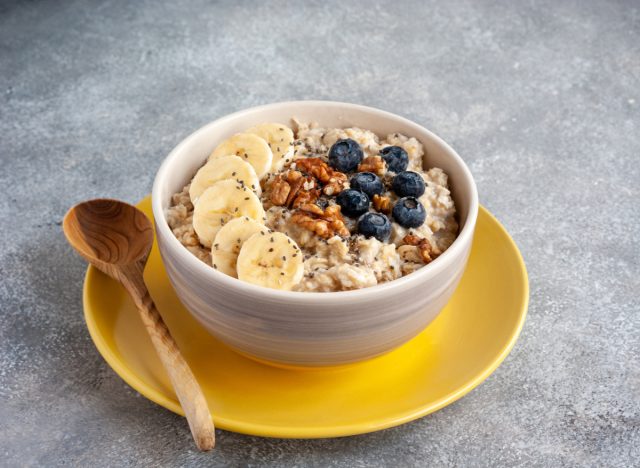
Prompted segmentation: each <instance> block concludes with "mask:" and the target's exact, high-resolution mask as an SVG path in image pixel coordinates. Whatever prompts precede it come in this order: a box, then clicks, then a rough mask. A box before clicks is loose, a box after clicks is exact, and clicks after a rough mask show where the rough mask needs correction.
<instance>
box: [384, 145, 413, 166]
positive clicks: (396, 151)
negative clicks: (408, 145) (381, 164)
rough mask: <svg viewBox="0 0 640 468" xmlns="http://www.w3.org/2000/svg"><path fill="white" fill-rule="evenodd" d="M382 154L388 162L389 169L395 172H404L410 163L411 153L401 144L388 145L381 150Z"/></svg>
mask: <svg viewBox="0 0 640 468" xmlns="http://www.w3.org/2000/svg"><path fill="white" fill-rule="evenodd" d="M380 156H382V159H384V161H385V162H386V163H387V169H389V170H390V171H393V172H402V171H406V170H407V166H408V165H409V155H408V154H407V152H406V151H405V150H404V149H403V148H400V147H399V146H387V147H386V148H382V149H381V150H380Z"/></svg>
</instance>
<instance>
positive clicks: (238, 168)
mask: <svg viewBox="0 0 640 468" xmlns="http://www.w3.org/2000/svg"><path fill="white" fill-rule="evenodd" d="M224 179H233V180H236V181H238V182H241V183H242V184H244V186H245V187H255V189H254V192H256V195H258V196H260V194H261V193H262V191H261V190H260V181H259V180H258V176H257V175H256V171H255V170H254V169H253V166H252V165H251V164H249V163H248V162H244V161H243V160H242V159H240V158H239V157H238V156H221V157H219V158H215V159H212V160H210V161H209V162H207V164H205V165H204V166H202V167H201V168H200V169H199V170H198V172H196V175H195V176H194V177H193V180H192V181H191V186H190V187H189V197H190V198H191V202H192V203H195V202H196V201H197V200H198V197H199V196H200V195H202V192H204V191H205V190H206V189H208V188H209V187H211V186H212V185H213V184H215V183H216V182H218V181H220V180H224Z"/></svg>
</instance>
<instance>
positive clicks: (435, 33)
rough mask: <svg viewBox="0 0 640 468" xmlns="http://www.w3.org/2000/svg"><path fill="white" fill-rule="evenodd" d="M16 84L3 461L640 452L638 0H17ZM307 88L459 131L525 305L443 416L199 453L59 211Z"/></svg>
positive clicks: (549, 456) (1, 139) (10, 29)
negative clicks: (90, 286)
mask: <svg viewBox="0 0 640 468" xmlns="http://www.w3.org/2000/svg"><path fill="white" fill-rule="evenodd" d="M0 93H1V94H0V158H1V159H0V162H1V165H2V166H1V170H0V187H1V190H2V197H1V198H0V214H1V219H2V223H1V224H0V242H1V245H2V247H1V249H0V277H1V278H2V281H1V282H0V301H1V314H2V317H1V321H0V465H6V466H21V465H31V466H59V465H76V466H191V465H210V466H260V465H278V466H323V467H324V466H335V467H352V466H427V465H430V466H617V467H630V466H634V465H635V466H638V465H639V463H640V462H639V459H640V401H639V400H640V369H639V366H640V364H639V363H640V338H639V336H640V315H639V314H640V310H639V307H638V303H639V299H638V296H639V295H640V279H639V278H640V267H639V265H640V240H639V239H640V219H639V218H640V207H639V206H640V191H639V184H640V138H639V135H640V112H639V110H640V4H639V3H638V2H635V1H628V2H622V1H608V2H605V1H601V2H600V1H590V2H583V1H577V0H574V1H563V2H557V1H552V0H546V1H531V0H519V1H513V2H497V1H496V2H489V1H480V2H477V1H472V0H467V1H464V0H455V1H451V2H435V1H429V2H422V1H418V0H416V1H395V2H392V1H389V2H386V3H383V2H346V1H335V0H323V1H313V2H285V1H277V2H269V3H267V2H257V1H256V2H249V1H241V2H209V1H198V2H171V1H157V2H156V1H141V2H125V1H104V2H86V1H64V2H63V1H57V2H56V1H28V2H27V1H23V2H2V3H0ZM308 98H316V99H332V100H345V101H351V102H357V103H363V104H368V105H372V106H375V107H380V108H383V109H387V110H389V111H392V112H396V113H398V114H401V115H404V116H407V117H409V118H411V119H414V120H416V121H418V122H421V123H423V124H424V125H426V126H427V127H429V128H431V129H432V130H434V131H435V132H437V133H438V134H440V135H441V136H442V137H444V138H445V139H446V140H448V141H449V142H450V143H451V144H452V145H453V146H454V147H455V148H456V149H457V150H458V151H459V152H460V153H461V155H462V156H463V157H464V158H465V159H466V160H467V161H468V163H469V165H470V167H471V169H472V171H473V173H474V174H475V177H476V178H477V181H478V186H479V190H480V196H481V200H482V202H483V203H484V204H485V206H487V207H488V208H489V209H490V210H491V211H493V213H495V214H496V216H497V217H498V218H499V219H500V220H501V221H502V222H503V223H504V224H505V225H506V227H507V228H508V229H509V231H510V232H511V233H512V234H513V236H514V238H515V239H516V241H517V243H518V244H519V246H520V248H521V249H522V253H523V255H524V257H525V259H526V262H527V265H528V268H529V274H530V278H531V307H530V310H529V316H528V320H527V323H526V324H525V327H524V331H523V333H522V336H521V338H520V340H519V341H518V343H517V344H516V346H515V349H514V350H513V352H512V353H511V355H510V356H509V357H508V358H507V360H506V361H505V362H504V364H503V365H502V366H501V367H500V368H499V369H498V370H497V372H495V374H493V375H492V376H491V377H490V378H489V379H488V380H487V381H486V382H485V383H484V384H483V385H481V386H480V387H479V388H477V389H476V390H474V391H473V392H472V393H471V394H469V395H468V396H466V397H465V398H463V399H462V400H460V401H458V402H457V403H455V404H453V405H451V406H449V407H447V408H445V409H443V410H441V411H439V412H437V413H436V414H433V415H431V416H429V417H426V418H424V419H422V420H419V421H416V422H413V423H411V424H407V425H405V426H402V427H398V428H394V429H390V430H386V431H382V432H379V433H375V434H369V435H364V436H359V437H351V438H343V439H329V440H311V441H300V440H273V439H261V438H255V437H246V436H242V435H238V434H233V433H228V432H224V431H220V432H219V433H218V450H217V451H216V452H215V453H211V454H204V455H203V454H199V453H197V452H196V451H194V449H193V444H192V442H191V439H190V435H189V432H188V430H187V428H186V425H185V424H184V423H183V420H181V419H180V418H179V417H177V416H175V415H173V414H171V413H170V412H168V411H166V410H164V409H162V408H160V407H158V406H156V405H154V404H153V403H151V402H149V401H147V400H146V399H144V398H142V397H141V396H140V395H138V394H137V393H136V392H135V391H133V390H132V389H131V388H129V387H128V386H127V385H126V384H125V383H123V382H122V381H121V380H120V379H119V378H118V377H117V376H116V375H115V373H114V372H112V371H111V369H110V368H109V367H108V366H107V365H106V364H105V362H104V361H103V360H102V358H101V357H100V356H99V355H98V353H97V351H96V350H95V348H94V347H93V345H92V343H91V340H90V338H89V335H88V333H87V330H86V329H85V326H84V322H83V319H82V305H81V286H82V280H83V272H84V269H85V265H84V263H83V262H82V261H81V260H80V259H79V258H78V257H77V256H75V255H74V254H73V253H72V252H71V250H70V248H69V247H68V246H67V245H66V243H65V241H64V238H63V236H62V233H61V229H60V222H61V219H62V216H63V215H64V213H65V211H66V209H67V208H68V207H69V206H71V205H72V204H74V203H76V202H78V201H80V200H83V199H86V198H91V197H95V196H105V195H108V196H111V197H117V198H121V199H124V200H128V201H131V202H135V201H136V200H138V199H140V198H141V197H143V196H144V195H145V194H147V193H148V192H149V191H150V189H151V182H152V178H153V176H154V172H155V170H156V169H157V167H158V165H159V164H160V161H161V160H162V158H163V157H164V155H166V154H167V152H168V151H169V150H170V149H171V148H172V147H173V146H174V145H175V144H176V143H177V142H179V141H180V140H181V139H182V138H183V137H184V136H186V135H187V134H189V133H190V132H191V131H192V130H193V129H195V128H197V127H199V126H200V125H202V124H204V123H205V122H207V121H209V120H211V119H213V118H215V117H218V116H221V115H224V114H226V113H228V112H231V111H234V110H238V109H242V108H246V107H249V106H253V105H256V104H261V103H268V102H274V101H281V100H289V99H308Z"/></svg>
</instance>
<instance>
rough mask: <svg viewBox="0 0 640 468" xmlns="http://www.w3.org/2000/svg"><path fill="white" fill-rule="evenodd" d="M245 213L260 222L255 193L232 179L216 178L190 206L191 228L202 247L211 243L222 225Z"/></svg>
mask: <svg viewBox="0 0 640 468" xmlns="http://www.w3.org/2000/svg"><path fill="white" fill-rule="evenodd" d="M240 216H248V217H249V218H251V219H253V220H256V221H258V222H259V223H262V222H263V220H264V209H263V208H262V203H261V202H260V199H259V198H258V196H257V195H256V194H255V193H253V192H252V191H251V190H249V189H248V188H246V187H243V186H242V185H240V184H239V183H238V182H236V181H235V180H230V179H227V180H221V181H220V182H216V183H215V184H213V185H212V186H211V187H209V188H208V189H207V190H205V191H204V192H203V193H202V195H200V197H199V198H198V201H197V202H196V204H195V206H194V208H193V229H194V230H195V231H196V234H197V235H198V239H200V243H201V244H202V245H204V246H205V247H211V245H212V244H213V239H215V237H216V234H218V231H219V230H220V228H221V227H222V226H224V225H225V224H226V223H227V222H229V221H231V220H232V219H233V218H238V217H240Z"/></svg>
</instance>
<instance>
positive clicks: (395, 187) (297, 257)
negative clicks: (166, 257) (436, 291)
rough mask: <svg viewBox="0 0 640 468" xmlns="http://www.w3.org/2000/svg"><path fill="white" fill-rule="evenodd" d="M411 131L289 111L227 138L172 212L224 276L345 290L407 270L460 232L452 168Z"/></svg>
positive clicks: (195, 249)
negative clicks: (435, 159) (326, 121)
mask: <svg viewBox="0 0 640 468" xmlns="http://www.w3.org/2000/svg"><path fill="white" fill-rule="evenodd" d="M423 155H424V149H423V146H422V144H421V143H420V142H419V141H418V140H416V139H415V138H412V137H409V136H405V135H401V134H398V133H392V134H390V135H387V136H386V137H380V136H378V135H376V134H374V133H372V132H370V131H368V130H364V129H359V128H344V129H340V128H322V127H319V126H318V125H316V124H313V123H312V124H309V123H306V122H299V121H297V120H295V119H294V120H293V130H292V129H291V128H289V127H288V126H285V125H282V124H275V123H274V124H262V125H258V126H256V127H253V128H251V129H249V130H247V131H246V132H245V133H240V134H237V135H234V136H233V137H231V138H229V139H227V140H225V141H224V142H222V143H221V144H220V145H219V146H218V147H217V148H216V149H215V150H214V151H213V153H212V154H211V155H210V156H209V159H208V161H207V162H206V163H205V164H204V165H203V166H202V167H201V168H200V169H199V170H198V172H197V173H196V174H195V175H194V177H193V178H192V179H191V181H190V182H189V183H188V184H187V185H186V186H185V187H184V188H183V190H182V191H180V192H179V193H176V194H175V195H174V196H173V197H172V200H171V206H170V207H169V209H168V210H167V221H168V223H169V226H170V228H171V229H172V231H173V233H174V235H175V236H176V238H177V239H178V240H179V241H180V242H181V243H182V245H184V246H185V247H186V248H187V249H188V250H189V251H190V252H191V253H192V254H193V255H195V256H196V257H198V258H199V259H200V260H202V261H203V262H205V263H206V264H208V265H210V266H211V267H212V268H215V269H217V270H218V271H221V272H223V273H225V274H227V275H230V276H233V277H236V278H239V279H241V280H244V281H248V282H250V283H253V284H258V285H262V286H266V287H271V288H275V289H284V290H294V291H318V292H328V291H344V290H351V289H359V288H365V287H369V286H374V285H376V284H379V283H384V282H387V281H392V280H394V279H397V278H400V277H402V276H404V275H408V274H410V273H412V272H413V271H416V270H417V269H419V268H422V267H423V266H424V265H426V264H428V263H430V262H431V261H433V260H434V259H435V258H436V257H437V256H438V255H440V254H441V253H442V252H444V251H445V250H446V249H447V248H448V247H449V246H450V245H451V244H452V243H453V241H454V240H455V238H456V236H457V234H458V223H457V221H456V217H455V213H456V209H455V205H454V202H453V199H452V198H451V194H450V191H449V188H448V180H447V179H448V178H447V174H445V172H444V171H443V170H442V169H439V168H436V167H426V168H425V167H423Z"/></svg>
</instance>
